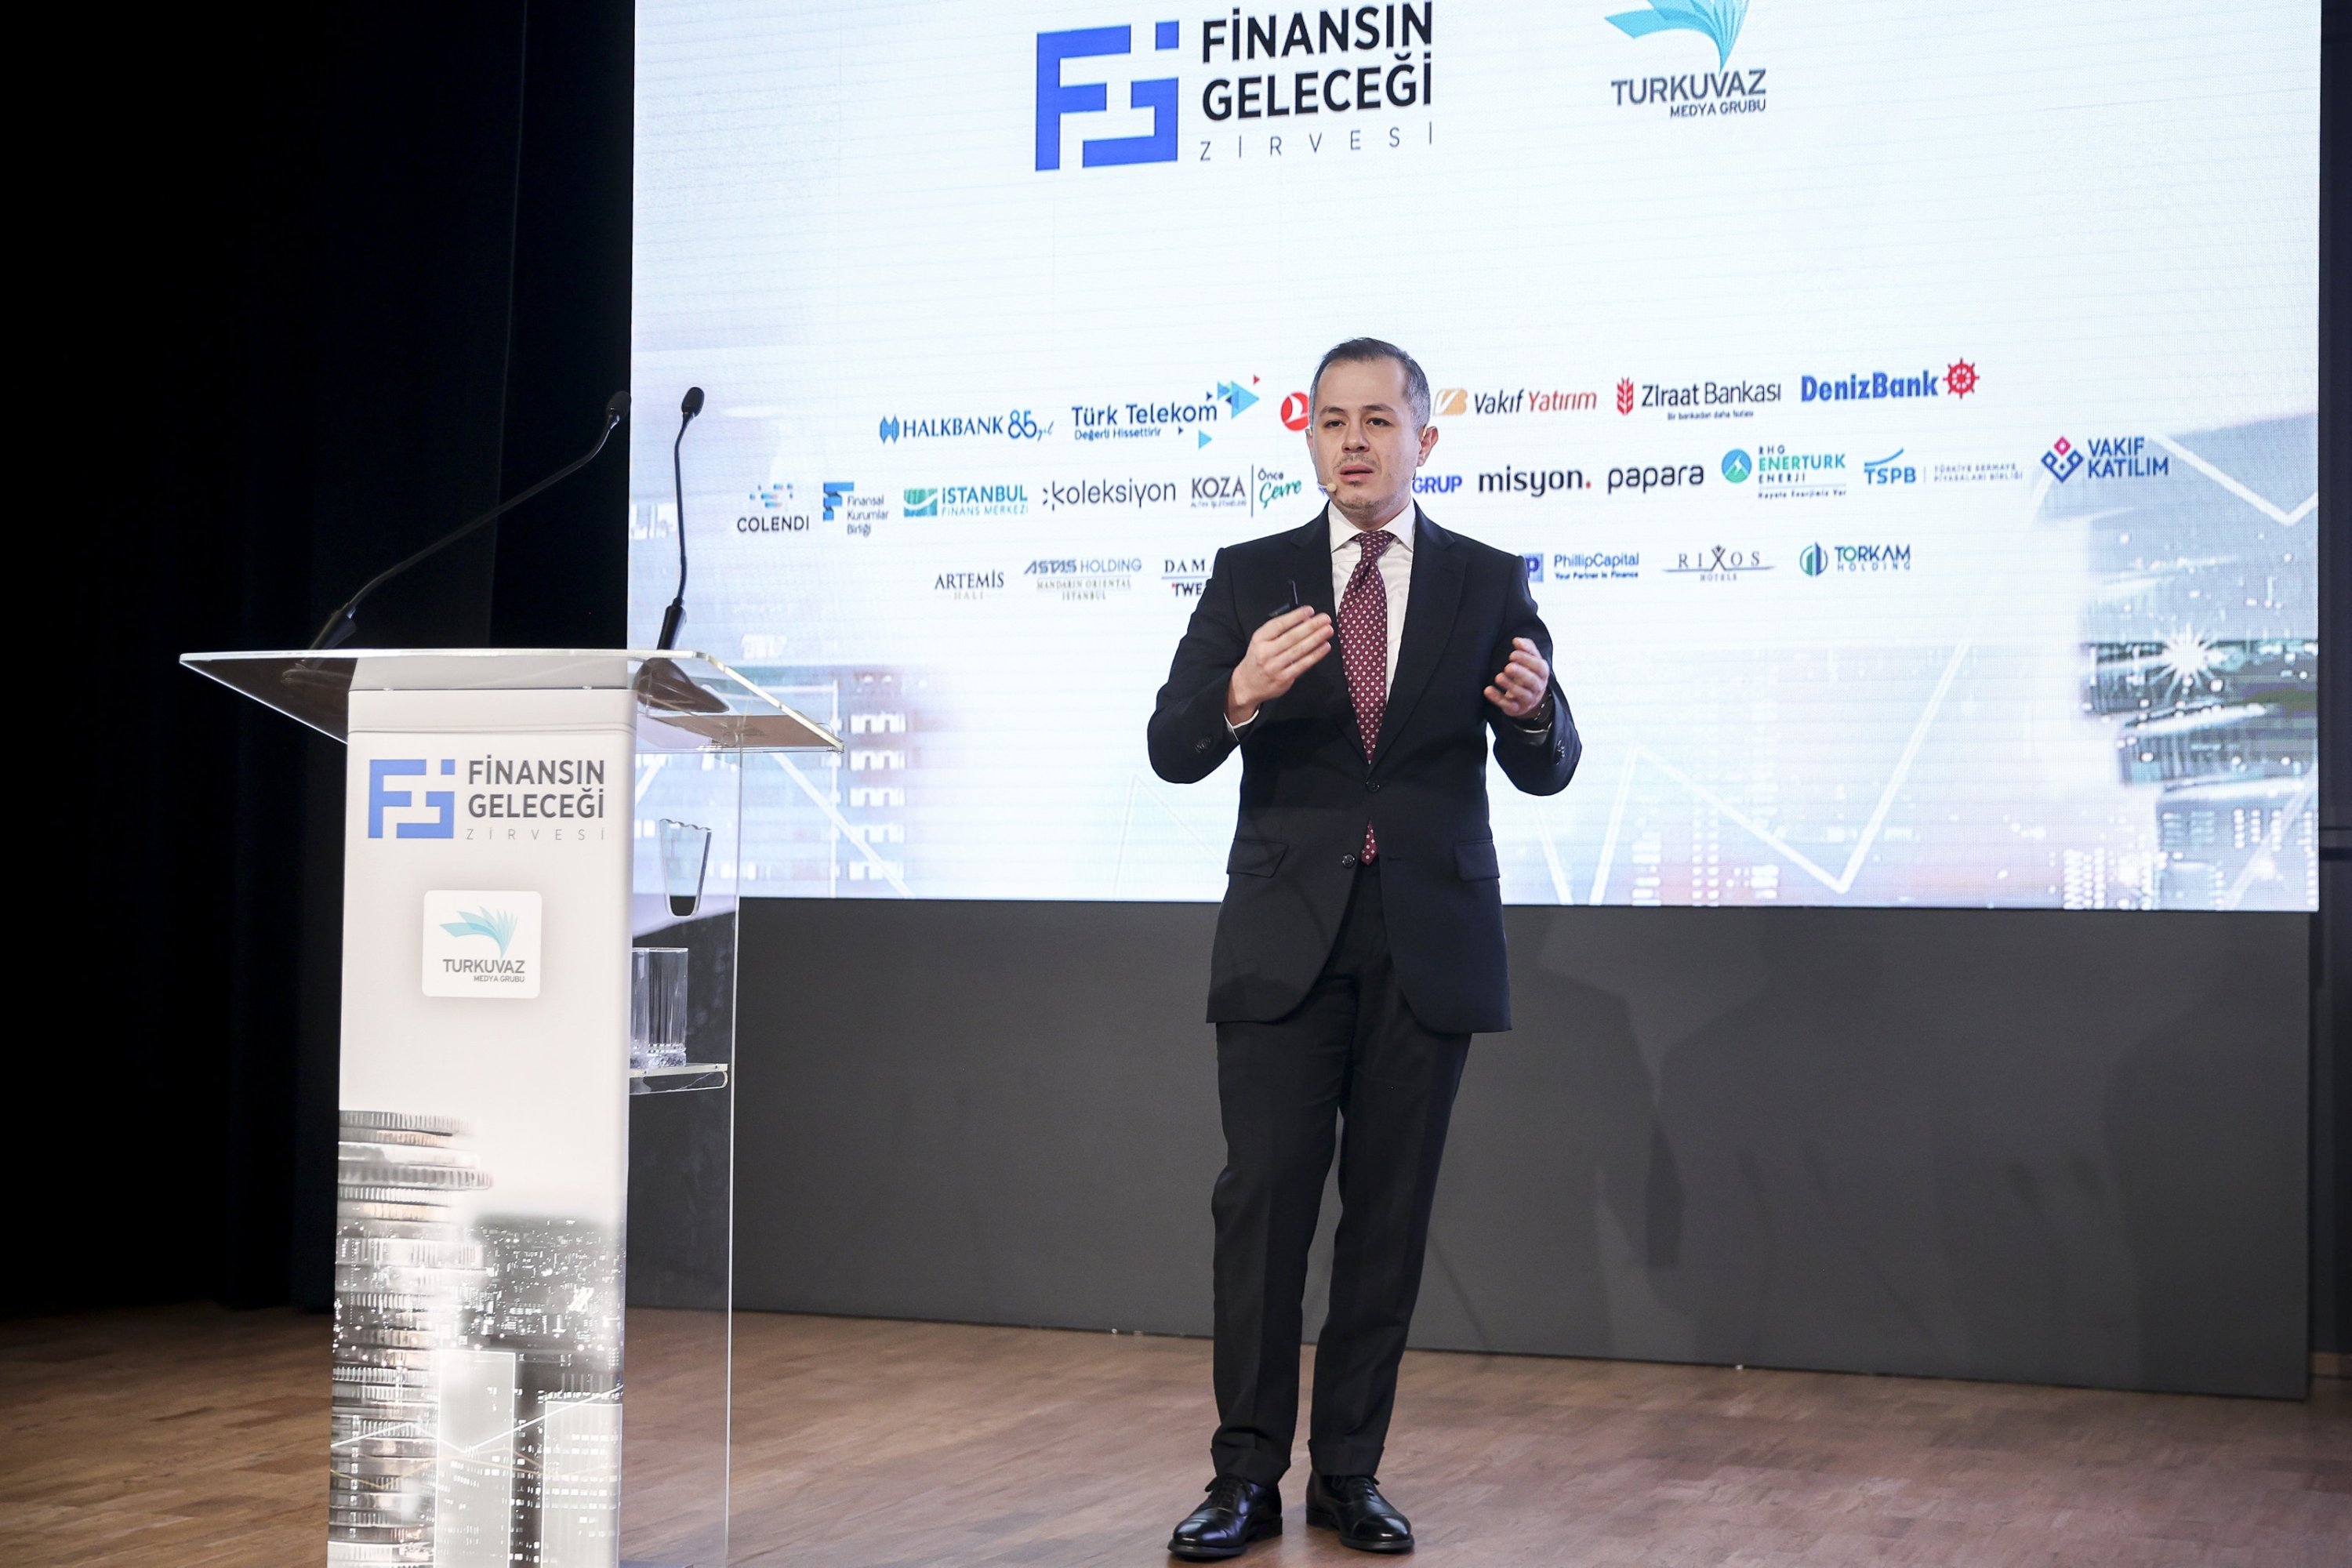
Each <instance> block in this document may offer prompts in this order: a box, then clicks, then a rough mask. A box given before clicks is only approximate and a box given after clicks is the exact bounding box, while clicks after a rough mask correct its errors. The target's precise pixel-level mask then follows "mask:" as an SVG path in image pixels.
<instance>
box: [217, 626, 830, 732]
mask: <svg viewBox="0 0 2352 1568" xmlns="http://www.w3.org/2000/svg"><path fill="white" fill-rule="evenodd" d="M180 662H181V663H182V664H184V665H186V666H187V667H188V668H190V669H193V670H194V671H195V672H196V673H197V674H199V675H205V676H209V677H211V678H212V679H215V680H217V681H219V682H220V683H221V684H222V685H223V686H226V687H228V688H230V689H232V690H236V691H241V692H243V693H244V694H245V695H246V696H247V697H250V698H252V699H253V700H255V701H257V702H259V703H262V704H264V705H265V706H268V707H270V708H275V709H276V710H278V711H279V712H280V713H283V714H285V715H286V716H287V717H289V718H290V719H295V720H299V721H301V722H302V723H305V724H308V725H310V728H312V729H314V730H317V731H320V732H321V733H322V734H328V735H332V736H333V737H334V738H335V739H336V740H338V741H341V740H344V739H347V738H348V736H349V732H350V725H349V719H350V707H351V694H352V692H353V691H354V690H358V691H562V690H583V689H584V690H601V691H611V690H619V689H633V690H635V692H636V695H637V731H638V744H639V746H640V747H641V748H645V749H651V750H656V751H682V752H695V751H705V750H709V749H714V748H718V749H727V750H733V749H739V748H740V749H741V750H745V751H761V752H769V751H777V752H781V751H825V752H837V751H839V750H841V740H840V738H839V737H838V736H836V735H835V734H834V733H833V732H832V731H829V730H827V729H825V728H824V726H823V725H821V724H819V723H817V722H816V721H814V720H812V719H809V718H807V717H806V716H804V715H803V714H801V713H798V712H795V711H794V710H792V709H791V708H788V707H786V706H785V705H784V704H782V702H779V701H777V700H775V699H774V698H772V697H771V696H769V695H768V693H767V692H766V691H764V690H762V689H761V688H760V687H759V686H758V685H756V684H754V683H753V682H752V681H751V680H749V679H746V678H745V677H744V676H742V675H741V674H740V673H739V672H738V671H736V670H733V669H730V668H728V667H727V666H726V665H725V664H722V663H720V662H719V660H718V659H715V658H711V657H710V656H709V654H704V653H695V652H691V651H688V650H684V649H680V650H677V651H674V652H665V651H659V650H655V649H645V648H337V649H335V650H334V651H333V652H331V653H310V652H282V651H280V652H256V653H190V654H183V655H181V656H180Z"/></svg>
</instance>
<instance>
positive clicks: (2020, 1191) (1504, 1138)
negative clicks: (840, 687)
mask: <svg viewBox="0 0 2352 1568" xmlns="http://www.w3.org/2000/svg"><path fill="white" fill-rule="evenodd" d="M1215 913H1216V911H1215V910H1213V908H1209V907H1206V906H1195V905H1148V904H1067V903H1063V904H1046V903H1034V904H1033V903H991V904H975V903H895V902H890V903H885V902H863V901H861V902H838V903H833V902H793V901H784V900H760V901H755V902H753V903H751V904H750V905H749V906H748V907H747V910H746V913H745V917H744V947H743V952H744V965H743V973H742V975H741V991H740V1006H741V1011H740V1021H741V1028H742V1037H741V1041H742V1043H741V1062H740V1086H741V1087H740V1096H739V1100H738V1133H739V1139H740V1156H739V1166H738V1168H739V1172H740V1192H739V1196H738V1202H737V1227H738V1229H737V1235H738V1245H737V1256H738V1259H739V1261H738V1281H737V1289H738V1300H740V1302H741V1303H742V1304H743V1305H745V1306H748V1307H752V1308H768V1309H780V1310H793V1311H813V1312H838V1313H854V1314H867V1315H877V1316H885V1317H908V1318H935V1319H951V1320H961V1321H974V1322H996V1323H1032V1324H1054V1325H1062V1326H1068V1327H1082V1328H1100V1329H1129V1330H1146V1331H1157V1332H1172V1333H1189V1334H1198V1333H1203V1332H1205V1331H1207V1328H1208V1325H1209V1242H1210V1227H1209V1186H1210V1183H1211V1181H1212V1180H1213V1178H1214V1177H1215V1175H1216V1172H1217V1168H1218V1164H1219V1163H1220V1158H1221V1152H1222V1150H1221V1143H1220V1139H1219V1135H1218V1131H1217V1107H1216V1092H1215V1083H1214V1063H1213V1044H1212V1039H1213V1037H1212V1031H1211V1030H1210V1028H1209V1026H1207V1025H1205V1024H1203V1023H1202V1022H1201V1021H1200V1020H1201V1013H1202V994H1203V989H1204V985H1205V977H1206V975H1207V973H1208V957H1209V938H1210V931H1211V926H1212V923H1213V921H1214V919H1215ZM2309 923H2310V922H2309V921H2308V920H2307V919H2306V918H2305V917H2303V916H2298V915H2253V914H2242V915H2195V914H2163V915H2137V916H2135V915H2117V914H2062V913H2046V914H2045V913H2017V912H2006V913H1992V912H1979V911H1969V910H1900V911H1894V910H1876V911H1855V910H1801V909H1788V910H1738V911H1734V910H1621V909H1598V910H1588V909H1569V910H1546V909H1517V910H1511V911H1509V931H1510V941H1511V952H1512V968H1513V973H1514V976H1515V986H1516V1000H1515V1012H1516V1016H1517V1020H1518V1027H1517V1030H1515V1031H1514V1032H1513V1033H1510V1034H1507V1035H1497V1036H1486V1037H1480V1038H1479V1039H1478V1041H1477V1042H1476V1043H1475V1045H1474V1046H1473V1047H1472V1050H1471V1057H1470V1068H1469V1072H1468V1075H1467V1077H1466V1078H1465V1081H1464V1084H1463V1089H1462V1098H1461V1101H1460V1105H1459V1109H1458V1110H1456V1111H1455V1112H1454V1133H1453V1141H1452V1144H1451V1147H1450V1149H1449V1151H1448V1153H1447V1156H1446V1167H1445V1174H1444V1181H1443V1183H1442V1184H1441V1186H1440V1189H1439V1194H1438V1205H1437V1217H1436V1222H1435V1226H1434V1229H1433V1237H1432V1240H1431V1244H1430V1252H1429V1268H1428V1273H1427V1276H1426V1279H1425V1282H1424V1284H1423V1289H1422V1297H1421V1309H1420V1313H1419V1315H1418V1317H1417V1318H1416V1319H1415V1321H1414V1325H1413V1338H1414V1342H1415V1343H1417V1344H1421V1345H1425V1346H1430V1347H1433V1348H1443V1349H1454V1350H1481V1351H1510V1352H1535V1353H1540V1354H1558V1355H1579V1356H1619V1357H1633V1358H1640V1359H1646V1360H1659V1361H1693V1362H1712V1363H1748V1364H1753V1365H1764V1366H1787V1367H1812V1368H1822V1369H1832V1370H1842V1371H1854V1372H1877V1373H1922V1374H1928V1375H1936V1376H1954V1377H1977V1378H2004V1379H2020V1380H2030V1381H2035V1382H2047V1383H2066V1384H2099V1385H2107V1386H2115V1387H2126V1388H2157V1389H2174V1390H2189V1391H2201V1392H2212V1393H2233V1394H2273V1395H2284V1396H2291V1397H2300V1396H2301V1395H2302V1394H2303V1391H2304V1387H2305V1374H2306V1370H2307V1363H2306V1358H2305V1327H2306V1324H2305V1301H2306V1293H2305V1292H2306V1279H2305V1271H2306V1251H2307V1247H2308V1241H2307V1236H2306V1232H2305V1216H2306V1213H2307V1202H2308V1199H2307V1192H2306V1186H2305V1145H2306V1140H2307V1136H2308V1133H2307V1124H2306V1109H2307V1104H2308V1085H2307V1079H2306V1072H2307V1054H2308V1052H2307V1041H2308V1038H2309V1036H2308V1030H2309V1027H2310V1012H2309V1009H2310V1005H2311V1001H2310V994H2309V991H2308V974H2309V953H2308V940H2309V939H2308V928H2309ZM1335 1207H1336V1202H1335V1201H1334V1200H1332V1199H1330V1198H1328V1197H1327V1200H1326V1204H1325V1215H1324V1237H1323V1239H1322V1242H1321V1243H1320V1245H1319V1246H1318V1264H1317V1270H1316V1276H1315V1279H1314V1281H1313V1284H1312V1286H1311V1291H1312V1299H1311V1300H1310V1310H1309V1315H1308V1319H1307V1321H1308V1323H1309V1325H1310V1327H1311V1326H1312V1325H1313V1324H1315V1323H1317V1322H1319V1321H1320V1316H1321V1302H1320V1300H1319V1298H1320V1295H1321V1290H1322V1285H1323V1279H1324V1269H1325V1267H1326V1264H1325V1260H1326V1259H1327V1258H1328V1245H1329V1232H1330V1226H1331V1221H1332V1217H1333V1215H1332V1211H1333V1209H1334V1208H1335ZM650 1217H651V1216H641V1217H640V1220H639V1222H638V1223H640V1224H642V1223H644V1222H645V1220H646V1219H647V1218H650Z"/></svg>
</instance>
